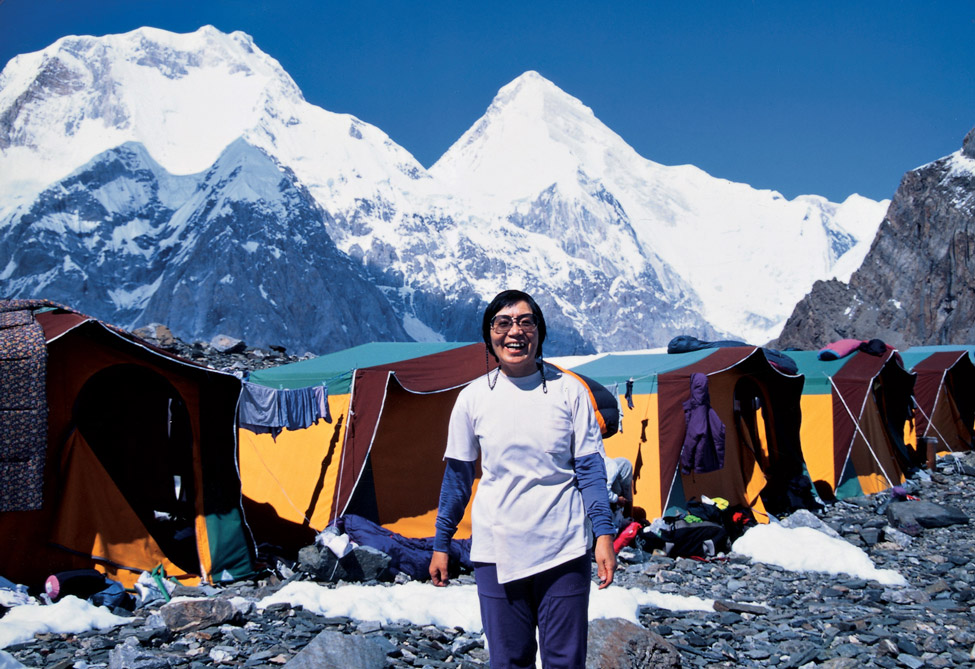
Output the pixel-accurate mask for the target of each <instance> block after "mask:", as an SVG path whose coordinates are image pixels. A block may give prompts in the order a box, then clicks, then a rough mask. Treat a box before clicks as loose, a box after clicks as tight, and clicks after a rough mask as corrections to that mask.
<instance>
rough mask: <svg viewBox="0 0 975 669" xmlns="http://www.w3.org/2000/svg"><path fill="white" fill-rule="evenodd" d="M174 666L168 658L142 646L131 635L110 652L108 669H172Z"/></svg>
mask: <svg viewBox="0 0 975 669" xmlns="http://www.w3.org/2000/svg"><path fill="white" fill-rule="evenodd" d="M133 642H135V643H133ZM172 666H173V665H172V664H170V662H169V660H168V658H166V657H164V656H161V655H158V654H155V655H154V654H152V653H149V652H147V651H145V650H143V649H142V648H140V647H139V645H138V641H137V640H136V639H135V638H134V637H129V639H127V640H126V641H125V642H124V643H120V644H119V645H117V646H116V647H115V648H113V649H112V650H111V651H110V652H109V654H108V669H170V667H172Z"/></svg>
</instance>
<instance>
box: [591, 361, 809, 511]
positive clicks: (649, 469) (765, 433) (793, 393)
mask: <svg viewBox="0 0 975 669" xmlns="http://www.w3.org/2000/svg"><path fill="white" fill-rule="evenodd" d="M572 371H574V372H576V373H578V374H580V375H584V376H587V377H589V378H592V379H593V380H594V381H596V382H598V383H600V384H602V385H604V386H607V387H610V386H612V385H614V384H615V385H617V387H618V388H624V387H625V386H626V383H627V381H632V388H633V392H632V405H633V406H632V408H631V407H630V406H629V403H628V402H626V401H621V407H622V412H623V413H622V419H621V431H620V432H619V433H618V434H617V435H615V436H613V437H611V438H609V439H607V440H606V441H605V446H606V451H607V454H608V455H609V456H610V457H626V458H628V459H629V460H630V462H631V463H633V464H634V499H633V504H634V505H635V506H637V507H640V508H642V509H643V510H644V511H645V512H646V514H647V517H648V518H658V517H661V516H662V515H663V514H664V511H665V510H666V509H667V508H669V507H670V506H674V505H676V506H683V505H684V504H685V503H686V502H687V501H688V500H691V499H700V497H701V495H707V496H709V497H723V498H725V499H727V500H728V501H729V502H730V503H731V504H733V505H741V506H745V507H748V508H750V509H752V510H753V511H754V513H755V515H756V518H757V519H758V520H759V521H764V522H767V520H768V516H767V513H768V511H769V510H768V509H766V500H771V501H772V505H773V506H776V505H778V504H779V503H780V502H779V500H781V498H782V495H783V494H784V493H785V492H786V488H787V487H788V486H789V485H790V482H794V481H796V480H797V478H799V479H801V478H802V472H803V463H802V454H801V451H800V447H799V424H800V415H799V398H800V395H801V392H802V384H803V379H802V377H801V376H798V375H789V374H784V373H782V372H781V371H779V370H777V369H775V368H774V367H773V366H772V365H771V364H770V363H769V362H768V360H767V359H766V357H765V355H764V353H763V352H762V351H761V349H759V348H757V347H754V346H744V347H722V348H707V349H702V350H698V351H693V352H689V353H676V354H655V353H618V354H617V353H613V354H608V355H605V356H603V357H601V358H598V359H596V360H593V361H591V362H587V363H584V364H581V365H579V366H576V367H573V368H572ZM696 372H699V373H702V374H705V375H706V376H707V377H708V386H709V392H710V397H711V406H712V407H713V408H714V409H715V411H716V412H717V414H718V416H719V417H720V419H721V420H722V422H723V423H724V424H725V426H726V428H727V434H726V443H725V464H724V467H722V468H721V469H720V470H718V471H715V472H710V473H706V474H697V473H690V474H687V475H682V474H681V473H680V470H679V462H680V455H681V446H682V444H683V441H684V431H685V427H686V426H685V419H684V408H683V403H684V402H685V401H686V400H687V399H688V398H689V397H690V393H691V385H690V379H691V375H692V374H694V373H696Z"/></svg>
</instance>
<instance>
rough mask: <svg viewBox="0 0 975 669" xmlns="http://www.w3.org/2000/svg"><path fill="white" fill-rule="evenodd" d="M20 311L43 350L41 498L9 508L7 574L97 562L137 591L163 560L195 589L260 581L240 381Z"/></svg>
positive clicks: (85, 323)
mask: <svg viewBox="0 0 975 669" xmlns="http://www.w3.org/2000/svg"><path fill="white" fill-rule="evenodd" d="M4 304H6V306H7V307H9V306H10V303H9V302H7V303H3V302H0V305H4ZM19 306H21V307H25V305H23V304H21V305H19ZM0 308H2V307H0ZM20 310H21V311H26V312H28V313H29V314H30V318H31V320H32V321H33V322H34V323H35V324H36V325H37V326H39V327H40V329H41V331H42V332H43V341H44V343H45V348H46V354H47V365H46V378H45V379H44V381H43V386H42V387H43V389H44V390H43V394H44V398H45V403H46V407H47V421H46V427H47V430H46V432H47V434H46V440H45V444H44V464H43V486H42V487H43V503H42V505H41V506H40V508H37V509H34V510H23V511H8V512H3V513H0V536H3V537H4V550H3V551H0V574H3V575H4V576H5V577H6V578H9V579H12V580H15V581H16V582H20V583H25V584H38V583H43V581H44V579H45V578H46V577H47V576H49V575H50V574H53V573H57V572H60V571H66V570H72V569H82V568H90V567H95V568H97V569H99V570H101V571H104V572H105V573H107V574H108V575H109V576H110V577H111V578H113V579H115V580H118V581H120V582H122V583H123V584H124V585H127V586H129V585H132V584H133V583H134V582H135V580H136V579H137V578H138V576H139V574H140V573H141V572H142V571H148V570H152V569H154V568H156V567H157V566H159V565H162V567H163V568H164V569H165V570H166V573H167V574H168V575H171V576H175V577H177V578H179V579H181V580H182V581H184V582H186V583H195V582H199V581H200V580H201V579H203V580H207V581H218V580H230V579H234V578H238V577H241V576H244V575H246V574H249V573H251V572H252V570H253V562H252V542H251V539H250V537H249V536H248V534H247V532H246V528H245V526H244V525H243V516H242V513H241V510H240V482H239V478H238V477H237V471H236V465H235V449H236V441H235V424H234V420H235V418H234V416H235V410H236V402H237V397H238V395H239V391H240V382H239V380H238V379H236V378H235V377H234V376H232V375H229V374H224V373H220V372H215V371H214V370H210V369H206V368H203V367H200V366H198V365H195V364H193V363H190V362H188V361H185V360H182V359H180V358H177V357H175V356H172V355H170V354H168V353H167V352H165V351H162V350H160V349H156V348H155V347H152V346H151V345H149V344H147V343H145V342H142V341H141V340H139V339H138V338H136V337H135V336H133V335H130V334H128V333H125V332H123V331H121V330H119V329H117V328H114V327H112V326H110V325H107V324H105V323H102V322H100V321H98V320H95V319H93V318H90V317H88V316H85V315H83V314H80V313H77V312H74V311H72V310H70V309H67V308H64V307H55V306H52V305H51V303H43V302H38V303H34V304H32V305H30V306H26V307H25V308H21V309H20ZM7 384H8V377H7V376H6V375H5V376H4V377H3V378H2V379H0V386H2V387H3V388H4V392H6V388H7ZM10 484H11V482H9V481H6V480H5V481H3V482H2V485H4V486H6V485H10Z"/></svg>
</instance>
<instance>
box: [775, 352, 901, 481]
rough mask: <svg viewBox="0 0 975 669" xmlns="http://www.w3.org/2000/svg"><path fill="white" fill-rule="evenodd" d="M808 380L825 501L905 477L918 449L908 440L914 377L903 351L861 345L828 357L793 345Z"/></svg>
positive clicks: (808, 454)
mask: <svg viewBox="0 0 975 669" xmlns="http://www.w3.org/2000/svg"><path fill="white" fill-rule="evenodd" d="M789 356H790V357H792V358H793V359H794V360H795V361H796V363H797V365H798V366H799V371H800V372H801V373H802V374H803V375H804V376H805V378H806V382H805V385H804V387H803V394H802V433H801V442H802V451H803V455H804V457H805V461H806V466H807V468H808V471H809V476H810V478H811V479H812V481H813V484H814V485H815V486H816V489H817V491H818V492H819V494H820V496H821V497H823V498H824V499H832V498H834V497H835V498H837V499H844V498H848V497H856V496H859V495H863V494H873V493H877V492H880V491H882V490H886V489H888V488H890V487H891V486H894V485H897V484H899V483H902V482H903V481H904V473H905V470H907V469H908V468H909V467H910V454H909V452H908V450H907V447H906V445H905V443H904V441H903V434H904V424H905V422H906V421H907V419H908V417H909V409H910V402H911V393H912V390H913V387H914V375H913V374H911V373H909V372H908V371H907V370H905V369H904V366H903V364H902V362H901V358H900V355H899V354H898V353H897V352H896V351H893V350H888V351H887V352H885V353H884V354H883V355H880V356H876V355H870V354H868V353H864V352H862V351H855V352H854V353H852V354H850V355H848V356H846V357H843V358H840V359H836V360H820V359H819V357H818V352H816V351H790V352H789Z"/></svg>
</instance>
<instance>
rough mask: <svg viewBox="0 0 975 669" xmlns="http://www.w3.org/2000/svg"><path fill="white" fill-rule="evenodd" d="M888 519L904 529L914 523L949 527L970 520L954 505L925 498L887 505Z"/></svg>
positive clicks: (923, 525)
mask: <svg viewBox="0 0 975 669" xmlns="http://www.w3.org/2000/svg"><path fill="white" fill-rule="evenodd" d="M887 520H888V521H890V524H891V525H892V526H894V527H896V528H898V529H900V530H902V531H904V528H906V527H909V526H910V525H912V524H916V525H918V526H920V527H929V528H930V527H948V526H949V525H958V524H964V523H967V522H968V516H966V515H965V514H964V513H962V511H961V510H960V509H957V508H955V507H953V506H940V505H938V504H935V503H934V502H927V501H924V500H908V501H903V502H892V503H891V504H890V505H889V506H888V507H887Z"/></svg>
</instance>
